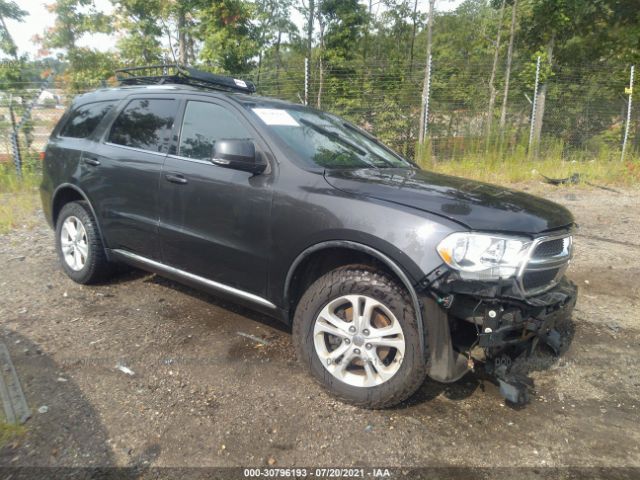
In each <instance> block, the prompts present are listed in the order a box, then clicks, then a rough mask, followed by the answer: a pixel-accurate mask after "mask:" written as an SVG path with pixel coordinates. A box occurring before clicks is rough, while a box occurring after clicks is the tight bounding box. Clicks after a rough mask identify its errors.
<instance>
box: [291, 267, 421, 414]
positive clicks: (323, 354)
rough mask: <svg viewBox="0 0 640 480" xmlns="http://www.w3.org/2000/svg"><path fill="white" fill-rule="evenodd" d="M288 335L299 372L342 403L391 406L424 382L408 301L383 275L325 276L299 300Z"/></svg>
mask: <svg viewBox="0 0 640 480" xmlns="http://www.w3.org/2000/svg"><path fill="white" fill-rule="evenodd" d="M293 334H294V339H295V342H296V348H297V350H298V357H299V359H300V360H301V362H302V363H303V365H304V366H305V367H306V368H307V369H308V370H309V371H310V373H311V375H312V376H313V377H314V378H315V379H316V380H317V381H318V382H320V383H321V384H322V385H323V386H324V387H326V388H327V389H328V390H329V391H330V392H331V393H332V394H334V395H335V396H337V397H339V398H340V399H342V400H344V401H346V402H349V403H353V404H355V405H359V406H363V407H367V408H384V407H388V406H392V405H395V404H397V403H399V402H401V401H402V400H405V399H406V398H408V397H409V396H411V394H413V393H414V392H415V391H416V390H417V389H418V388H419V387H420V385H421V384H422V382H423V381H424V378H425V374H426V373H425V361H424V358H426V357H427V356H426V355H422V354H421V352H420V342H419V331H418V327H417V319H416V315H415V312H414V309H413V306H412V302H411V299H410V298H409V295H408V294H407V292H406V291H405V289H403V288H402V287H401V286H399V285H398V284H397V283H396V281H395V280H394V279H393V278H392V277H390V276H389V275H387V274H385V273H381V272H376V271H374V270H373V269H370V268H368V267H361V266H347V267H342V268H338V269H336V270H334V271H332V272H329V273H327V274H326V275H324V276H322V277H321V278H319V279H318V280H317V281H316V282H315V283H313V285H311V287H310V288H309V289H308V290H307V292H305V294H304V295H303V296H302V299H301V300H300V302H299V304H298V308H297V309H296V314H295V317H294V325H293Z"/></svg>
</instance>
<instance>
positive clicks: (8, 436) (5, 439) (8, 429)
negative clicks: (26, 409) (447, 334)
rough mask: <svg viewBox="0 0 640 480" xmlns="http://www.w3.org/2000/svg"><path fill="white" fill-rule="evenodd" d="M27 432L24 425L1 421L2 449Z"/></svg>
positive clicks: (0, 439) (0, 436)
mask: <svg viewBox="0 0 640 480" xmlns="http://www.w3.org/2000/svg"><path fill="white" fill-rule="evenodd" d="M25 432H26V428H25V427H24V426H22V425H13V424H10V423H5V422H3V421H1V420H0V448H2V447H4V446H5V445H6V444H7V443H9V442H11V441H12V440H15V439H16V438H19V437H21V436H23V435H24V434H25Z"/></svg>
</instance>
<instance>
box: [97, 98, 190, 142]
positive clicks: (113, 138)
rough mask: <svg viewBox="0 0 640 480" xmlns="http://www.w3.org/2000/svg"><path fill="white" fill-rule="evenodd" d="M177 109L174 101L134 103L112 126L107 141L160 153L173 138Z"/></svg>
mask: <svg viewBox="0 0 640 480" xmlns="http://www.w3.org/2000/svg"><path fill="white" fill-rule="evenodd" d="M177 106H178V104H177V102H176V101H175V100H172V99H155V98H154V99H146V98H145V99H137V100H131V102H129V104H128V105H127V106H126V107H125V108H124V110H123V111H122V112H120V115H118V118H116V120H115V122H113V125H112V126H111V132H110V133H109V138H108V139H107V141H108V142H111V143H115V144H117V145H124V146H126V147H134V148H141V149H142V150H150V151H152V152H161V151H162V150H163V147H164V146H165V144H166V143H167V142H168V140H169V136H170V135H171V128H172V126H173V120H174V118H175V115H176V110H177Z"/></svg>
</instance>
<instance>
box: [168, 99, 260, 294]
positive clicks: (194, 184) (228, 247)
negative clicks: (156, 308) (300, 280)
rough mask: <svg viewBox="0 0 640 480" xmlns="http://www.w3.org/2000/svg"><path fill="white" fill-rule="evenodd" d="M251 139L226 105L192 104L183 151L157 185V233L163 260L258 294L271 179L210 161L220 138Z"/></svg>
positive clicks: (170, 160) (171, 159)
mask: <svg viewBox="0 0 640 480" xmlns="http://www.w3.org/2000/svg"><path fill="white" fill-rule="evenodd" d="M253 137H254V134H253V132H252V130H251V128H250V127H249V126H248V125H247V124H246V123H244V121H243V120H241V119H240V118H238V116H237V114H236V113H232V112H231V111H229V110H228V109H226V108H225V107H224V106H222V105H219V104H215V103H207V102H188V103H187V106H186V108H185V121H184V124H183V126H182V132H181V136H180V142H179V144H180V146H179V150H178V153H179V154H180V155H179V156H177V155H175V156H174V155H169V156H168V157H167V159H166V160H165V164H164V169H163V174H162V180H161V182H160V199H161V212H160V238H161V241H162V258H163V262H164V263H166V264H168V265H171V266H174V267H176V268H179V269H182V270H186V271H188V272H190V273H194V274H196V275H199V276H202V277H205V278H208V279H211V280H214V281H217V282H219V283H223V284H225V285H229V286H232V287H235V288H239V289H241V290H245V291H248V292H251V293H254V294H258V295H260V294H264V293H265V292H266V282H267V258H268V252H269V249H270V245H271V241H270V229H269V216H270V212H271V176H270V175H268V174H262V175H252V174H250V173H247V172H241V171H238V170H231V169H227V168H223V167H219V166H216V165H214V164H213V163H212V162H211V161H210V158H211V153H212V148H213V146H214V144H215V141H216V140H217V139H221V138H245V139H246V138H253ZM256 147H257V150H258V151H259V153H258V154H259V155H264V154H265V153H264V151H263V150H262V148H261V144H260V143H259V142H257V141H256Z"/></svg>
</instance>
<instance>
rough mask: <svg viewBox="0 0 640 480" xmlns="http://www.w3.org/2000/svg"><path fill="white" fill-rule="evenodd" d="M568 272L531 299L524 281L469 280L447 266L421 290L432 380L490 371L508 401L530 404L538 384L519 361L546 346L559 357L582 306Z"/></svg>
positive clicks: (448, 379)
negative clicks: (518, 366) (574, 315)
mask: <svg viewBox="0 0 640 480" xmlns="http://www.w3.org/2000/svg"><path fill="white" fill-rule="evenodd" d="M563 274H564V270H563V271H562V272H560V275H558V277H556V280H554V281H553V282H552V283H551V284H549V285H548V287H547V288H546V289H543V290H544V291H542V293H537V294H535V295H525V294H523V292H522V289H521V282H519V281H518V279H512V280H503V281H500V282H482V281H469V280H464V279H462V278H461V277H460V275H459V273H458V272H456V271H455V270H452V269H450V268H448V267H447V266H445V265H443V266H441V267H439V268H438V269H436V270H434V271H433V272H431V274H430V275H428V276H427V277H426V278H425V279H424V280H423V281H422V282H421V284H420V285H418V290H419V292H421V293H420V296H421V300H422V304H423V318H424V321H425V326H426V330H427V344H428V346H429V355H430V358H429V367H428V373H429V376H430V377H431V378H433V379H435V380H437V381H440V382H447V383H449V382H455V381H456V380H458V379H460V378H461V377H462V376H464V375H465V374H466V373H467V372H468V371H469V370H474V369H476V368H478V367H479V366H482V367H484V371H485V372H486V374H488V376H489V378H490V379H492V380H493V381H494V382H495V383H496V384H498V385H499V386H500V393H501V394H502V395H503V396H504V397H505V399H506V400H508V401H510V402H512V403H515V404H522V403H526V402H527V401H528V397H529V390H530V389H531V388H532V387H533V382H532V381H531V379H530V378H529V377H527V376H526V375H524V374H521V373H517V372H516V371H514V370H513V369H512V365H513V362H514V361H515V360H516V359H518V358H522V357H526V356H529V355H530V354H531V353H533V352H534V350H535V349H536V348H538V347H539V346H541V345H546V346H548V347H549V348H550V349H551V350H552V351H553V352H554V353H555V354H556V355H558V354H560V352H561V349H562V347H563V345H562V335H561V332H560V331H561V330H562V329H563V328H566V326H567V324H568V319H569V317H570V315H571V312H572V310H573V307H574V305H575V302H576V296H577V287H576V286H575V284H573V283H572V282H570V281H569V280H567V279H566V277H564V276H563Z"/></svg>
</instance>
